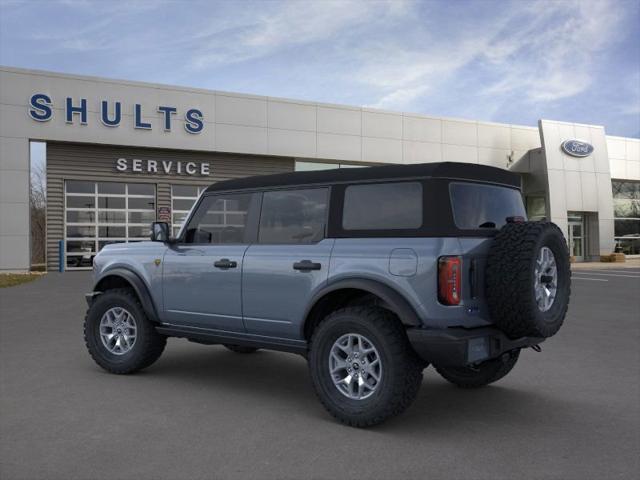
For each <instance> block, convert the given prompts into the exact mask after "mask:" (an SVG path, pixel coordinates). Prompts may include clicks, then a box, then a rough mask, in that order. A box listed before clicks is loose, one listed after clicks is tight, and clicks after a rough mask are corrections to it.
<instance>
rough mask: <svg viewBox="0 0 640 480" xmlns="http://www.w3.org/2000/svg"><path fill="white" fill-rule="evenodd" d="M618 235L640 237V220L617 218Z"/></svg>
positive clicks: (616, 233)
mask: <svg viewBox="0 0 640 480" xmlns="http://www.w3.org/2000/svg"><path fill="white" fill-rule="evenodd" d="M614 226H615V236H616V237H638V238H640V220H617V219H616V220H615V221H614Z"/></svg>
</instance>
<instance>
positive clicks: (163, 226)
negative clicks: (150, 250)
mask: <svg viewBox="0 0 640 480" xmlns="http://www.w3.org/2000/svg"><path fill="white" fill-rule="evenodd" d="M151 241H152V242H168V241H169V224H168V223H167V222H153V223H152V224H151Z"/></svg>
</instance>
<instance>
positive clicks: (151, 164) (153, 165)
mask: <svg viewBox="0 0 640 480" xmlns="http://www.w3.org/2000/svg"><path fill="white" fill-rule="evenodd" d="M147 172H149V173H151V172H153V173H158V162H156V161H155V160H149V161H148V162H147Z"/></svg>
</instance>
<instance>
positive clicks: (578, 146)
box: [561, 140, 593, 157]
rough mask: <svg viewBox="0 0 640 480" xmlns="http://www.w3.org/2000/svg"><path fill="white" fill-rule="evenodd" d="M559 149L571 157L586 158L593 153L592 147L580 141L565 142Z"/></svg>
mask: <svg viewBox="0 0 640 480" xmlns="http://www.w3.org/2000/svg"><path fill="white" fill-rule="evenodd" d="M561 147H562V151H564V153H566V154H567V155H571V156H572V157H588V156H589V155H591V154H592V153H593V145H591V144H590V143H587V142H583V141H580V140H565V141H564V142H562V145H561Z"/></svg>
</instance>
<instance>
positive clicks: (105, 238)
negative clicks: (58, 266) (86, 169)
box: [64, 180, 156, 270]
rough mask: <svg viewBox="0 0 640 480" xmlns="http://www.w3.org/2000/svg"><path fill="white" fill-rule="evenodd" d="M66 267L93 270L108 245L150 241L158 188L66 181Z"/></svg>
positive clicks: (141, 184)
mask: <svg viewBox="0 0 640 480" xmlns="http://www.w3.org/2000/svg"><path fill="white" fill-rule="evenodd" d="M64 186H65V195H64V197H65V215H64V216H65V229H64V230H65V264H66V268H67V269H68V270H78V269H89V268H91V265H92V262H93V257H94V256H95V254H96V253H97V252H99V251H100V249H102V247H104V246H105V245H107V244H109V243H116V242H135V241H142V240H147V239H148V238H149V225H150V223H151V222H153V221H154V220H155V218H156V213H155V212H156V187H155V185H154V184H149V183H120V182H88V181H77V180H66V181H65V185H64Z"/></svg>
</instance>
